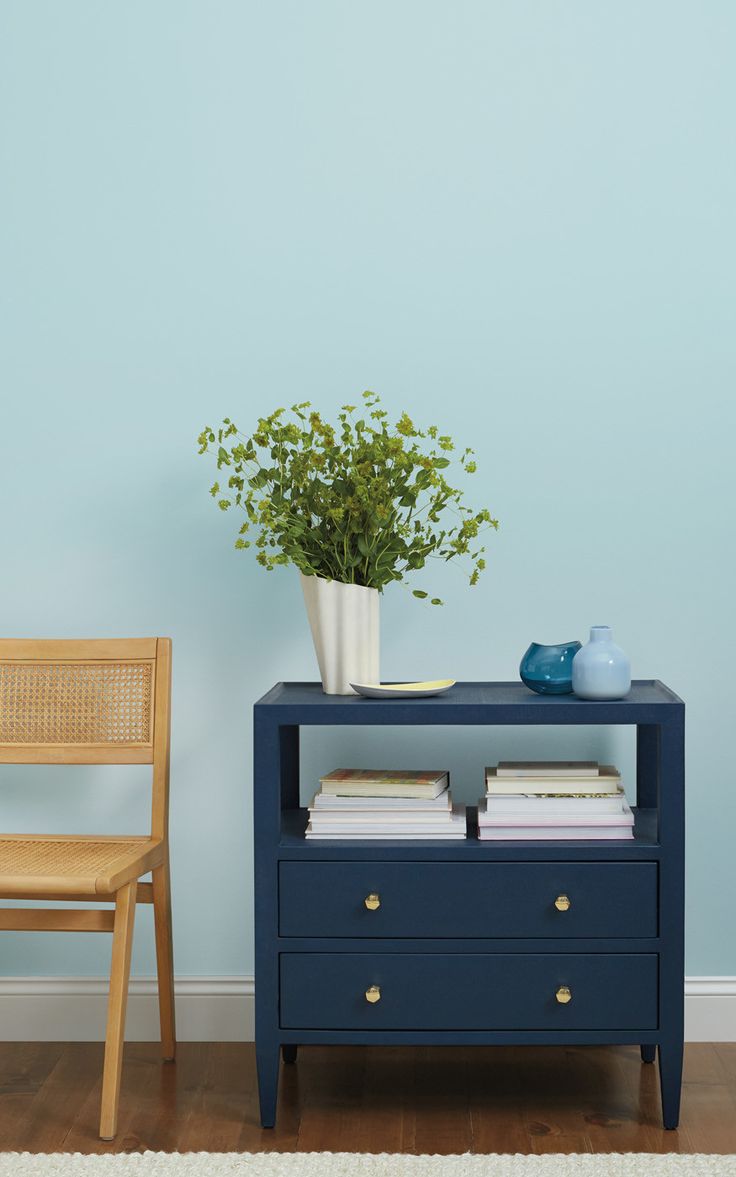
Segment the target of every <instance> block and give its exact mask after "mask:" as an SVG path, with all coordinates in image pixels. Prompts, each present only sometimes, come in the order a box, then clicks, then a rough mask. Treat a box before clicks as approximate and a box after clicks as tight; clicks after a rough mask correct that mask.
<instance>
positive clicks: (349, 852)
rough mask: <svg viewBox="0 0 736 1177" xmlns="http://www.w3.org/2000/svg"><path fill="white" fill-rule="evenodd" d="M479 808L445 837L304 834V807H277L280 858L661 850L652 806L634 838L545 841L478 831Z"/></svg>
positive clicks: (551, 855)
mask: <svg viewBox="0 0 736 1177" xmlns="http://www.w3.org/2000/svg"><path fill="white" fill-rule="evenodd" d="M477 812H478V811H477V809H476V808H475V807H473V806H468V809H467V816H468V837H467V838H465V839H459V838H458V839H443V838H421V839H420V838H385V839H384V838H370V839H359V838H345V839H339V838H334V839H333V838H309V839H307V838H306V837H305V836H304V831H305V829H306V826H307V818H308V812H307V810H306V809H285V810H282V813H281V838H280V841H279V851H280V852H281V857H283V858H302V857H309V856H310V855H311V856H313V855H314V854H315V851H319V857H320V858H322V859H324V858H375V857H376V856H377V855H378V856H380V857H381V858H384V859H385V858H388V859H391V858H397V859H400V858H403V859H406V858H413V859H422V858H426V857H427V856H428V854H431V857H433V858H439V859H453V860H456V859H461V860H463V859H465V860H468V861H472V860H477V859H504V858H524V859H533V858H537V859H541V860H550V859H557V858H563V859H564V858H573V859H583V860H585V859H597V858H600V859H606V858H617V859H620V858H633V859H636V858H650V859H651V858H656V857H658V852H659V841H658V835H657V811H656V809H638V808H635V809H634V837H633V839H622V840H617V839H601V840H592V839H591V840H587V839H586V840H585V841H577V840H574V839H569V840H568V839H560V840H552V839H550V840H549V841H536V840H534V841H521V840H518V841H517V840H516V839H513V840H508V841H489V842H481V841H479V839H478V837H477Z"/></svg>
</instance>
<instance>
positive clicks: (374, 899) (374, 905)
mask: <svg viewBox="0 0 736 1177" xmlns="http://www.w3.org/2000/svg"><path fill="white" fill-rule="evenodd" d="M363 902H364V903H365V905H366V907H367V908H368V910H369V911H377V910H378V908H379V907H380V906H381V896H380V895H377V894H376V892H375V891H371V893H370V895H366V897H365V899H364V900H363Z"/></svg>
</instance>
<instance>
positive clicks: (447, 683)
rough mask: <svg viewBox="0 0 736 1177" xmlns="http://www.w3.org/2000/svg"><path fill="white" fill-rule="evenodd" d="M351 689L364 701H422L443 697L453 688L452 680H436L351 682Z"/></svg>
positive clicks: (453, 681) (453, 682) (453, 680)
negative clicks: (361, 696)
mask: <svg viewBox="0 0 736 1177" xmlns="http://www.w3.org/2000/svg"><path fill="white" fill-rule="evenodd" d="M350 685H351V687H352V688H353V690H354V691H357V692H358V694H359V695H365V697H366V699H424V698H428V697H429V696H430V695H444V693H445V691H449V689H450V687H454V685H455V679H454V678H436V679H433V680H432V681H431V682H387V683H380V682H351V684H350Z"/></svg>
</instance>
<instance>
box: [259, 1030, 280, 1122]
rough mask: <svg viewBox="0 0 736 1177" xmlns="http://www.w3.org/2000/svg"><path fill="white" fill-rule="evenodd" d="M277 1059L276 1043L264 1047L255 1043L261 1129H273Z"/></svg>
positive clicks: (277, 1083) (277, 1081)
mask: <svg viewBox="0 0 736 1177" xmlns="http://www.w3.org/2000/svg"><path fill="white" fill-rule="evenodd" d="M279 1057H280V1051H279V1046H278V1043H277V1042H269V1043H267V1044H266V1045H263V1044H258V1042H256V1068H257V1070H258V1098H259V1100H260V1104H261V1127H262V1128H273V1126H274V1124H275V1123H276V1100H277V1097H278V1092H279Z"/></svg>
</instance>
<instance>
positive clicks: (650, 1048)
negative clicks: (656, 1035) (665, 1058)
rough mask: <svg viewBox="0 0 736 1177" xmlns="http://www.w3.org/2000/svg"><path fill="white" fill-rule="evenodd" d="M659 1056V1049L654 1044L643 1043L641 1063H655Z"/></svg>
mask: <svg viewBox="0 0 736 1177" xmlns="http://www.w3.org/2000/svg"><path fill="white" fill-rule="evenodd" d="M656 1054H657V1047H656V1045H655V1044H654V1043H653V1042H648V1043H643V1044H642V1046H641V1061H642V1062H643V1063H653V1062H654V1059H655V1056H656Z"/></svg>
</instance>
